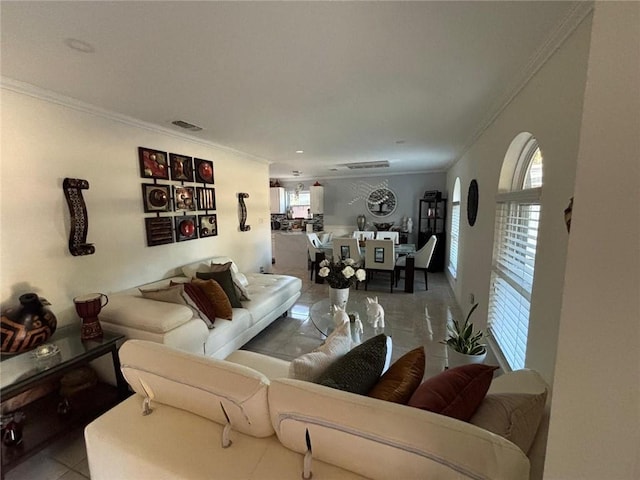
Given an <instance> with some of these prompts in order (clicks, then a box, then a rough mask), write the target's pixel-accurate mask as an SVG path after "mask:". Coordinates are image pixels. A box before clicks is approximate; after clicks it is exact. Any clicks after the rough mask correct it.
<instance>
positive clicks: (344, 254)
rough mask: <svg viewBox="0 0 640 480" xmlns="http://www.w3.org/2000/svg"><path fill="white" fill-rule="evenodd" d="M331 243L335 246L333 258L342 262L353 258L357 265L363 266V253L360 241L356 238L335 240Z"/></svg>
mask: <svg viewBox="0 0 640 480" xmlns="http://www.w3.org/2000/svg"><path fill="white" fill-rule="evenodd" d="M331 243H332V244H333V258H335V259H341V260H343V259H345V258H352V259H353V260H355V262H356V263H358V264H362V252H361V251H360V245H359V244H358V240H356V239H355V238H334V239H333V240H332V242H331Z"/></svg>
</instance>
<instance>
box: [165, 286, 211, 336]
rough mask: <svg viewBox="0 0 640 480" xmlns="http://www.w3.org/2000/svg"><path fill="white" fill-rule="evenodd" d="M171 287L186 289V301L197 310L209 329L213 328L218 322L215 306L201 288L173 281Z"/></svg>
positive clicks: (184, 293)
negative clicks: (177, 286) (178, 286)
mask: <svg viewBox="0 0 640 480" xmlns="http://www.w3.org/2000/svg"><path fill="white" fill-rule="evenodd" d="M169 285H170V286H176V285H180V286H182V287H183V289H184V291H183V293H182V296H183V297H184V299H185V300H186V302H187V305H189V306H190V307H191V308H193V309H195V310H197V312H198V314H199V316H200V318H201V319H202V320H203V321H204V323H205V324H206V325H207V328H213V323H214V322H215V321H216V309H215V305H214V304H213V303H212V302H211V300H209V297H207V296H206V295H205V293H204V292H203V291H202V290H201V289H200V288H198V287H196V286H195V285H192V284H191V283H189V282H186V283H175V282H174V281H171V282H169Z"/></svg>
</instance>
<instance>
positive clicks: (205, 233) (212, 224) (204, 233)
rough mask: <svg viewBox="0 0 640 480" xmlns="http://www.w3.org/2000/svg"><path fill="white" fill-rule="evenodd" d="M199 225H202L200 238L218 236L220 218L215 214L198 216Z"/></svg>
mask: <svg viewBox="0 0 640 480" xmlns="http://www.w3.org/2000/svg"><path fill="white" fill-rule="evenodd" d="M198 225H200V238H205V237H213V236H216V235H218V217H217V215H216V214H215V213H214V214H212V215H198Z"/></svg>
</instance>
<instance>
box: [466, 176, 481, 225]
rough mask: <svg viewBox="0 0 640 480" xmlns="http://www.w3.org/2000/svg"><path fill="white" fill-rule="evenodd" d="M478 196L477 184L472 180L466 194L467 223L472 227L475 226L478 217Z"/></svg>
mask: <svg viewBox="0 0 640 480" xmlns="http://www.w3.org/2000/svg"><path fill="white" fill-rule="evenodd" d="M478 196H479V192H478V182H477V181H476V179H473V180H471V183H470V184H469V193H468V194H467V221H468V222H469V225H470V226H472V227H473V226H474V225H475V224H476V218H477V216H478V200H479V198H478Z"/></svg>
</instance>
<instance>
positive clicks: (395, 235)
mask: <svg viewBox="0 0 640 480" xmlns="http://www.w3.org/2000/svg"><path fill="white" fill-rule="evenodd" d="M376 240H393V243H395V244H396V245H397V244H399V243H400V233H399V232H376Z"/></svg>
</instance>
